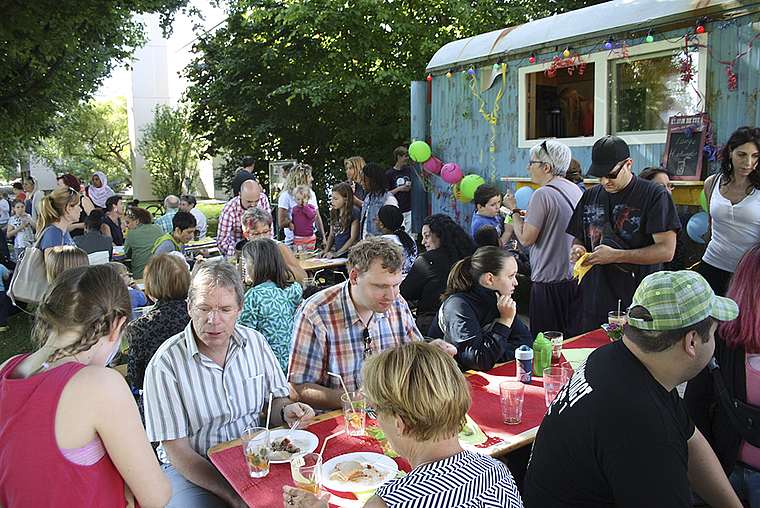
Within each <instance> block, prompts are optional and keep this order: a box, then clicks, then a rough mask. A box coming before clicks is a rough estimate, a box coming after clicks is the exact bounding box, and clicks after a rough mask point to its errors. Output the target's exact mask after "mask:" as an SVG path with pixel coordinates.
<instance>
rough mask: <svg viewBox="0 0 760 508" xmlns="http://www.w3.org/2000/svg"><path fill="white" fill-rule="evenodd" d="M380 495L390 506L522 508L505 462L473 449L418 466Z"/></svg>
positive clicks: (385, 486)
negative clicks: (475, 451)
mask: <svg viewBox="0 0 760 508" xmlns="http://www.w3.org/2000/svg"><path fill="white" fill-rule="evenodd" d="M376 494H377V495H378V496H380V498H381V499H382V500H383V501H385V503H386V504H387V505H388V506H389V508H427V507H430V508H522V506H523V504H522V499H520V493H519V492H518V491H517V486H516V485H515V482H514V480H513V479H512V474H511V473H510V472H509V470H508V469H507V468H506V466H505V465H504V464H502V463H501V462H499V461H498V460H496V459H493V458H491V457H489V456H487V455H480V454H477V453H473V452H470V451H466V450H465V451H463V452H460V453H458V454H456V455H454V456H452V457H449V458H447V459H444V460H439V461H437V462H431V463H430V464H424V465H422V466H419V467H417V468H415V469H414V470H413V471H412V472H411V473H409V474H408V475H406V476H404V477H403V478H397V479H395V480H391V481H390V482H388V483H386V484H385V485H382V486H381V487H380V488H378V489H377V492H376Z"/></svg>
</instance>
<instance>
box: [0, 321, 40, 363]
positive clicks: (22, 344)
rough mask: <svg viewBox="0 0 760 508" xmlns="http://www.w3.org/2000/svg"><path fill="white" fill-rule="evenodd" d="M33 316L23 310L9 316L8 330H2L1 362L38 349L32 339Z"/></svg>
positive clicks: (0, 335)
mask: <svg viewBox="0 0 760 508" xmlns="http://www.w3.org/2000/svg"><path fill="white" fill-rule="evenodd" d="M32 320H33V317H32V316H29V315H27V314H24V313H23V312H20V313H18V314H16V315H15V316H10V317H8V325H9V326H10V327H11V329H10V330H8V331H7V332H0V363H2V362H4V361H5V360H7V359H8V358H10V357H11V356H15V355H18V354H21V353H31V352H32V351H34V350H35V349H37V348H36V347H35V346H34V345H33V344H32V341H31V336H32Z"/></svg>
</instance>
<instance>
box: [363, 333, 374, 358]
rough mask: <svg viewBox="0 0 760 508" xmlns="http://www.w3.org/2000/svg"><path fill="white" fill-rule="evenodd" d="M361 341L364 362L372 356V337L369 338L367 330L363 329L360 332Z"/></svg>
mask: <svg viewBox="0 0 760 508" xmlns="http://www.w3.org/2000/svg"><path fill="white" fill-rule="evenodd" d="M362 341H363V342H364V355H363V356H362V359H363V360H366V359H367V357H368V356H372V346H371V344H372V337H370V336H369V328H365V329H364V331H363V332H362Z"/></svg>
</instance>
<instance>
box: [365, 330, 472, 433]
mask: <svg viewBox="0 0 760 508" xmlns="http://www.w3.org/2000/svg"><path fill="white" fill-rule="evenodd" d="M362 378H363V379H364V392H365V393H366V394H367V396H368V397H369V399H370V401H371V402H372V404H373V406H374V408H375V409H376V410H377V411H378V412H380V413H384V414H386V415H398V416H400V417H401V419H402V420H403V421H404V423H405V424H406V426H407V427H406V428H407V433H408V435H409V437H410V438H413V439H416V440H417V441H440V440H443V439H448V438H451V437H453V436H456V435H457V433H459V432H460V431H461V429H462V427H463V425H464V423H465V419H466V415H467V411H468V410H469V409H470V403H471V399H470V390H469V388H468V386H467V381H466V380H465V378H464V375H463V374H462V373H461V372H460V370H459V367H457V364H456V362H455V361H454V359H453V358H452V357H451V356H449V355H448V354H446V353H444V352H443V351H441V350H440V349H438V348H437V347H435V346H431V345H430V344H426V343H424V342H411V343H409V344H404V345H402V346H398V347H395V348H390V349H386V350H385V351H382V352H381V353H380V354H378V355H373V356H370V357H369V358H367V359H366V360H365V361H364V365H363V367H362Z"/></svg>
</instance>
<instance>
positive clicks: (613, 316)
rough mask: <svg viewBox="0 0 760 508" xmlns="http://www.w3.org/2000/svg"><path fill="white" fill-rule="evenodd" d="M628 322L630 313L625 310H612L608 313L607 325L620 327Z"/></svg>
mask: <svg viewBox="0 0 760 508" xmlns="http://www.w3.org/2000/svg"><path fill="white" fill-rule="evenodd" d="M627 322H628V313H627V312H626V311H624V310H621V311H620V312H618V311H616V310H611V311H609V312H608V313H607V323H609V324H612V323H617V324H619V325H620V326H625V324H626V323H627Z"/></svg>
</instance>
